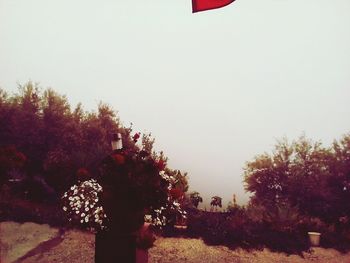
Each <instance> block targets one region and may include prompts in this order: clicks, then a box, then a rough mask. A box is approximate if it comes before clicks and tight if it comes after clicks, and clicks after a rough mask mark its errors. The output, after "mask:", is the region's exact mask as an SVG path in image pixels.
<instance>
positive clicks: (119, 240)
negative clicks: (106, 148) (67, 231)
mask: <svg viewBox="0 0 350 263" xmlns="http://www.w3.org/2000/svg"><path fill="white" fill-rule="evenodd" d="M111 144H112V150H113V152H114V153H116V152H118V151H119V150H121V149H122V148H123V143H122V137H121V134H120V133H115V134H113V137H112V142H111ZM106 160H108V157H107V158H106ZM111 182H113V180H104V178H101V184H102V187H103V197H102V204H103V206H104V208H105V210H106V213H107V216H110V219H111V222H110V223H109V224H108V230H100V231H98V232H97V233H96V237H95V262H96V263H112V262H113V263H117V262H120V263H135V262H136V235H135V232H133V230H132V229H131V228H130V229H129V227H128V224H130V222H131V221H133V220H134V218H133V215H130V214H128V213H125V212H124V211H125V209H123V207H127V206H128V203H127V200H126V199H125V197H124V196H125V193H124V195H123V193H122V192H123V191H116V189H119V188H118V186H115V185H113V183H111ZM108 212H109V214H108Z"/></svg>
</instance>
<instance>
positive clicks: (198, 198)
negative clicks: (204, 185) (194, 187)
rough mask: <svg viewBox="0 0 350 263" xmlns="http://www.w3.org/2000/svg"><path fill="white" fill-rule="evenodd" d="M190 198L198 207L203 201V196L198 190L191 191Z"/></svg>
mask: <svg viewBox="0 0 350 263" xmlns="http://www.w3.org/2000/svg"><path fill="white" fill-rule="evenodd" d="M190 200H191V203H192V205H193V206H194V207H196V208H198V205H199V203H202V202H203V198H202V197H201V196H200V194H199V193H198V192H196V191H194V192H191V193H190Z"/></svg>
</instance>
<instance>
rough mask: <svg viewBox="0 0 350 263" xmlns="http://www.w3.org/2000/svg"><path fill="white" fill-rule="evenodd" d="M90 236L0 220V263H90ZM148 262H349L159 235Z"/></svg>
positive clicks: (337, 256) (328, 254)
mask: <svg viewBox="0 0 350 263" xmlns="http://www.w3.org/2000/svg"><path fill="white" fill-rule="evenodd" d="M94 245H95V240H94V235H93V234H91V233H88V232H82V231H78V230H67V231H62V230H61V231H60V230H59V229H56V228H51V227H49V226H48V225H39V224H34V223H24V224H19V223H14V222H2V223H0V249H1V250H0V253H1V254H0V262H1V263H12V262H25V263H52V262H57V263H63V262H64V263H65V262H69V263H81V262H86V263H89V262H90V263H92V262H93V257H94ZM149 262H150V263H178V262H184V263H214V262H215V263H221V262H232V263H235V262H242V263H246V262H251V263H255V262H256V263H258V262H259V263H261V262H262V263H270V262H278V263H280V262H293V263H299V262H300V263H305V262H318V263H322V262H334V263H349V262H350V253H347V254H341V253H340V252H338V251H336V250H334V249H324V248H314V249H312V251H310V252H304V253H303V257H301V256H298V255H290V256H288V255H286V254H283V253H275V252H271V251H269V250H267V249H264V250H262V251H258V250H253V251H246V250H243V249H235V250H231V249H229V248H227V247H224V246H208V245H206V244H205V243H204V242H203V241H202V240H200V239H187V238H162V237H159V238H158V239H157V241H156V243H155V246H154V247H153V248H151V249H150V250H149Z"/></svg>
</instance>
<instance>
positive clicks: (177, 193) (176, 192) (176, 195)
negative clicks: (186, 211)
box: [169, 188, 184, 200]
mask: <svg viewBox="0 0 350 263" xmlns="http://www.w3.org/2000/svg"><path fill="white" fill-rule="evenodd" d="M169 192H170V196H171V197H172V199H173V200H181V199H183V197H184V193H183V192H182V191H181V190H180V189H178V188H172V189H170V191H169Z"/></svg>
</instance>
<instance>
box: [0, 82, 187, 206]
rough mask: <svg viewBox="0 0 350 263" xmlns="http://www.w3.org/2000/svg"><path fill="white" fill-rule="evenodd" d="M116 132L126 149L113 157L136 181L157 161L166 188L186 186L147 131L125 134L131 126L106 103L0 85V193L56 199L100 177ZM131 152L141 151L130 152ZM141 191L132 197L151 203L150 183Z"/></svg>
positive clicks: (35, 87)
mask: <svg viewBox="0 0 350 263" xmlns="http://www.w3.org/2000/svg"><path fill="white" fill-rule="evenodd" d="M117 132H119V133H121V134H122V139H123V145H124V148H125V149H127V152H126V151H124V152H123V153H120V154H119V155H120V156H114V157H113V158H114V159H113V160H115V162H124V163H123V165H121V163H119V166H118V167H117V168H118V169H119V170H120V169H122V167H124V168H125V166H128V167H129V168H130V167H133V171H134V174H136V173H137V174H138V175H139V176H140V177H139V180H138V182H139V184H140V185H141V184H142V186H143V187H147V186H149V185H150V183H151V182H152V181H150V180H148V179H149V178H148V177H147V176H146V175H147V173H145V171H146V170H147V169H146V168H147V167H151V166H152V165H148V163H149V162H153V163H154V162H155V160H162V163H159V164H158V165H159V166H162V167H158V168H157V169H158V170H159V169H160V168H161V169H164V170H165V172H166V174H168V175H169V176H172V177H174V178H175V179H176V180H175V181H174V185H173V186H172V188H173V189H178V190H179V191H180V192H181V193H184V192H186V191H187V189H188V181H187V177H186V173H181V172H180V171H179V170H173V169H170V168H169V167H167V166H166V160H167V158H166V157H165V156H164V154H163V153H162V152H160V153H156V152H155V151H154V150H153V144H154V139H153V138H152V137H151V135H150V134H144V135H142V136H141V134H140V133H134V134H131V133H132V128H131V127H124V126H123V125H122V124H121V122H120V121H119V118H118V116H117V115H116V113H115V111H114V110H113V109H112V108H111V107H110V106H108V105H107V104H104V103H99V104H98V108H97V111H85V110H83V108H82V105H81V104H78V105H77V106H76V107H75V108H73V109H72V108H71V106H70V104H69V102H68V100H67V98H66V97H65V96H62V95H60V94H58V93H57V92H55V91H54V90H52V89H46V90H41V89H40V87H39V86H38V85H37V84H33V83H32V82H29V83H26V84H25V85H23V86H21V85H20V86H19V88H18V92H17V93H16V94H7V93H6V92H5V91H4V90H1V89H0V189H1V193H2V194H3V193H5V192H8V191H11V192H12V193H15V194H16V196H17V197H18V198H22V199H23V200H24V199H25V200H33V201H37V202H40V203H42V202H47V201H50V202H51V203H52V204H58V201H59V199H60V197H61V196H62V194H63V193H64V192H65V191H66V190H67V189H69V187H70V186H72V185H73V184H75V183H77V182H78V181H84V180H87V179H90V178H95V179H98V180H100V179H101V178H100V177H99V176H100V175H101V173H102V170H101V167H102V166H101V165H102V163H103V162H102V161H103V160H104V159H105V158H106V156H111V155H110V154H111V152H112V151H111V139H112V135H113V134H114V133H117ZM139 139H140V140H139ZM138 140H139V142H138ZM139 148H140V149H142V151H139ZM136 152H138V153H140V154H144V155H143V156H140V154H133V153H136ZM136 155H137V156H136ZM111 158H112V157H111ZM135 158H138V160H137V161H136V160H134V159H135ZM136 164H138V165H136ZM141 164H142V165H141ZM147 165H148V166H147ZM141 166H142V167H143V168H144V169H141V168H142V167H141ZM114 168H115V167H114ZM140 169H141V170H140ZM150 169H151V168H150ZM150 169H148V170H150ZM129 170H130V169H129ZM151 170H152V169H151ZM104 173H107V172H106V171H104ZM145 176H146V177H147V178H146V177H145ZM143 177H145V178H143ZM158 183H159V182H158V181H157V182H155V184H158ZM153 186H154V184H153ZM147 189H148V188H147ZM173 191H175V190H173ZM134 192H136V193H137V194H141V193H144V192H140V191H134ZM150 192H152V194H150ZM145 194H149V195H148V196H147V197H145V196H142V197H140V198H138V200H142V202H153V203H155V201H154V200H151V201H150V200H149V198H150V196H151V195H152V196H156V191H155V189H154V187H153V188H152V187H151V188H149V189H148V190H147V193H145ZM158 197H159V196H158V195H157V196H156V197H154V198H153V199H156V201H159V202H162V200H163V199H164V194H163V195H162V197H161V198H158ZM129 201H130V202H131V201H132V200H129Z"/></svg>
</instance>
